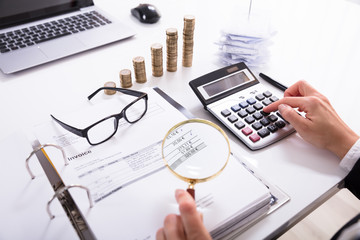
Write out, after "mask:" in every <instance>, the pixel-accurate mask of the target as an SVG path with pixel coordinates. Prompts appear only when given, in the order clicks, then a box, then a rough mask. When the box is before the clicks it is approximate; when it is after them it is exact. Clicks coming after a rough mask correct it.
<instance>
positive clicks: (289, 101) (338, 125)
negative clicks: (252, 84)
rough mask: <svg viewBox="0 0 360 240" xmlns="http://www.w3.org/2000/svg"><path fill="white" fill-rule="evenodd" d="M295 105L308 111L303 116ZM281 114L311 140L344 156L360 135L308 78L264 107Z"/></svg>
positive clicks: (304, 137)
mask: <svg viewBox="0 0 360 240" xmlns="http://www.w3.org/2000/svg"><path fill="white" fill-rule="evenodd" d="M293 108H298V111H299V112H304V113H305V118H304V117H302V116H300V115H299V114H298V113H297V112H296V111H295V110H294V109H293ZM277 109H278V110H279V112H280V114H281V115H282V116H283V117H284V119H285V120H287V121H288V122H289V123H290V124H291V125H292V126H293V127H294V128H295V130H296V131H297V132H298V133H299V135H300V136H301V137H302V138H303V139H304V140H306V141H308V142H309V143H311V144H313V145H315V146H317V147H320V148H325V149H328V150H330V151H331V152H333V153H335V154H336V155H337V156H338V157H339V158H340V159H342V158H343V157H344V156H345V154H346V153H347V152H348V150H349V149H350V148H351V147H352V145H353V144H354V143H355V142H356V141H357V140H358V139H359V136H358V135H357V134H356V133H355V132H353V131H352V130H351V129H350V128H349V127H348V126H347V125H346V124H345V123H344V121H342V120H341V118H340V117H339V116H338V114H337V113H336V111H335V110H334V108H333V107H332V106H331V104H330V102H329V100H328V99H327V98H326V97H325V96H324V95H322V94H321V93H319V92H318V91H317V90H316V89H314V88H313V87H312V86H311V85H310V84H308V83H307V82H306V81H299V82H297V83H295V84H294V85H292V86H291V87H289V88H288V89H287V90H286V91H285V93H284V98H282V99H280V100H279V101H276V102H274V103H272V104H270V105H269V106H267V107H265V108H264V109H263V110H264V112H272V111H276V110H277Z"/></svg>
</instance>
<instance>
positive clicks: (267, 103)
mask: <svg viewBox="0 0 360 240" xmlns="http://www.w3.org/2000/svg"><path fill="white" fill-rule="evenodd" d="M262 103H263V104H264V105H265V106H267V105H270V104H271V103H272V101H271V100H270V99H265V100H264V101H262Z"/></svg>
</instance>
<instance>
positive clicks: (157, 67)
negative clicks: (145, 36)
mask: <svg viewBox="0 0 360 240" xmlns="http://www.w3.org/2000/svg"><path fill="white" fill-rule="evenodd" d="M162 49H163V46H162V45H161V44H160V43H154V44H153V45H151V64H152V75H153V76H154V77H161V76H162V75H163V50H162Z"/></svg>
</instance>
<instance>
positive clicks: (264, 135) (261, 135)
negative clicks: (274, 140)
mask: <svg viewBox="0 0 360 240" xmlns="http://www.w3.org/2000/svg"><path fill="white" fill-rule="evenodd" d="M258 134H259V136H260V137H262V138H264V137H266V136H269V135H270V131H269V130H267V129H266V128H263V129H261V130H260V131H258Z"/></svg>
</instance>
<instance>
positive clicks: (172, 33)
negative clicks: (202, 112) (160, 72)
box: [166, 28, 178, 72]
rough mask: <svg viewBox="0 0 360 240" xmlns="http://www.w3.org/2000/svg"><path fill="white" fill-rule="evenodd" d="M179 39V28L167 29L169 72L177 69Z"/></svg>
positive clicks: (167, 65)
mask: <svg viewBox="0 0 360 240" xmlns="http://www.w3.org/2000/svg"><path fill="white" fill-rule="evenodd" d="M177 40H178V33H177V29H176V28H168V29H167V30H166V69H167V70H168V71H169V72H176V70H177Z"/></svg>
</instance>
